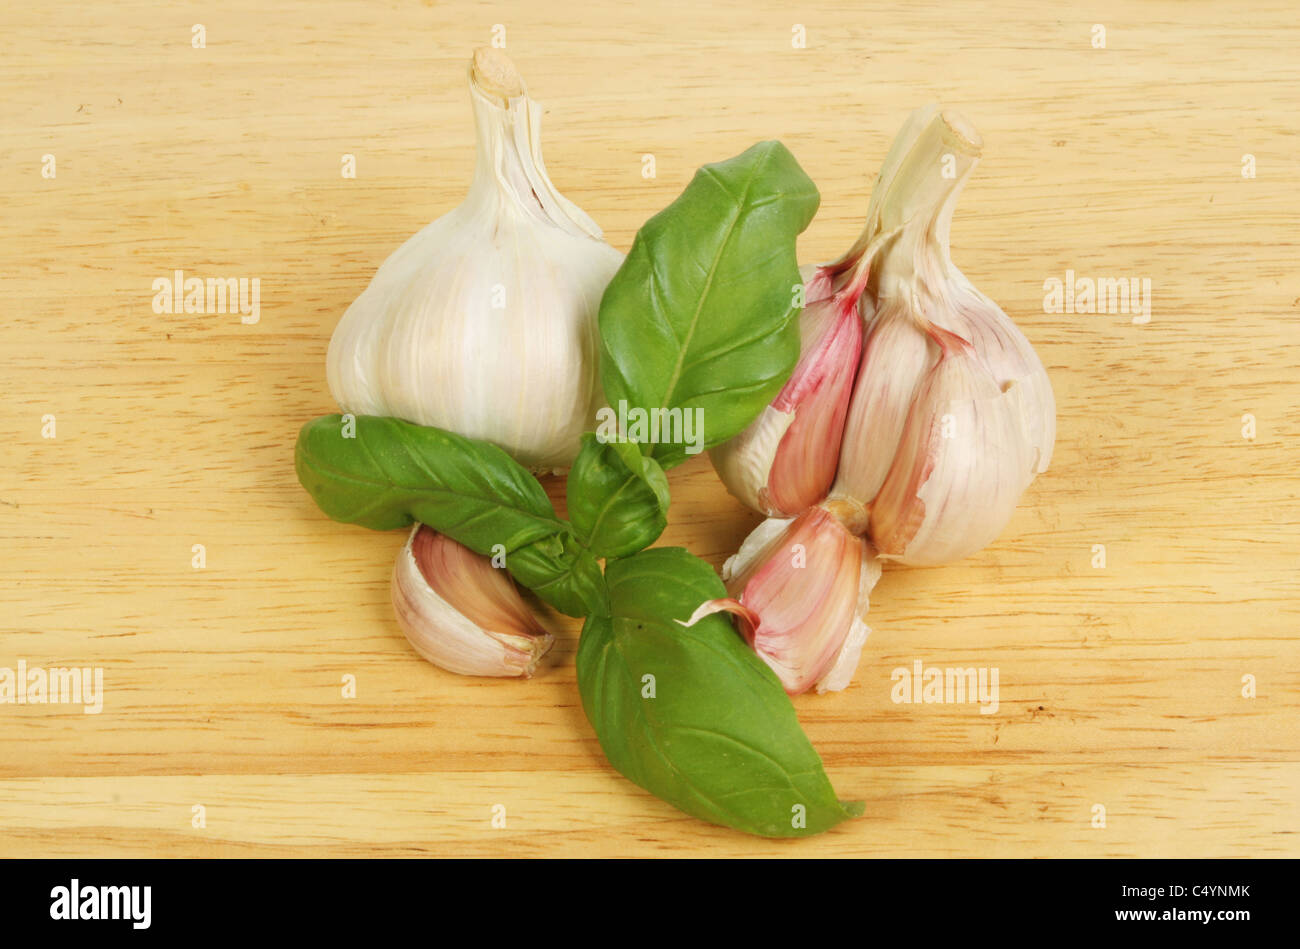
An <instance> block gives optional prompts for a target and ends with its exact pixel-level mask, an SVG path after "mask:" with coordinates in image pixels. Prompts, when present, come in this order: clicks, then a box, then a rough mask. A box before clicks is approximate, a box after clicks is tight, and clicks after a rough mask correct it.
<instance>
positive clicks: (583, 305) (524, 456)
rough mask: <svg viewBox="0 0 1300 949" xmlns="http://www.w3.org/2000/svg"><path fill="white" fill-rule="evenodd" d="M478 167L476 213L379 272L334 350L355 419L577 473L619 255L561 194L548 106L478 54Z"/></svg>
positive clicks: (470, 201) (472, 78) (470, 209)
mask: <svg viewBox="0 0 1300 949" xmlns="http://www.w3.org/2000/svg"><path fill="white" fill-rule="evenodd" d="M469 92H470V99H471V102H472V104H473V110H474V120H475V126H476V129H477V141H478V157H477V162H476V165H475V169H474V178H473V182H472V184H471V185H470V189H469V193H468V195H467V196H466V198H465V201H464V202H463V203H462V204H461V205H460V206H459V207H458V208H456V209H455V210H453V211H451V212H450V213H448V214H446V215H444V216H443V217H441V218H439V219H438V220H436V221H434V222H433V223H432V224H429V225H428V226H427V227H425V228H424V229H423V230H421V231H420V232H419V233H417V234H416V235H415V236H414V237H412V238H411V239H410V240H408V241H407V242H406V243H405V244H403V245H402V246H401V247H400V248H398V250H396V251H395V252H394V253H393V254H392V256H391V257H389V258H388V259H387V260H386V261H384V263H383V264H382V265H381V266H380V267H379V270H378V271H377V272H376V273H375V276H374V278H373V279H372V280H371V282H370V285H369V286H368V287H367V288H366V290H365V291H364V292H363V293H362V294H361V295H360V296H359V297H357V299H356V300H355V301H354V302H353V304H352V305H351V306H350V307H349V308H348V310H347V312H346V313H345V314H344V315H343V318H342V320H341V321H340V322H339V325H338V327H337V328H336V329H335V331H334V336H333V338H332V339H331V340H330V347H329V355H328V360H327V375H328V381H329V387H330V392H331V393H332V394H333V396H334V399H335V401H336V402H338V404H339V406H340V408H341V409H342V410H343V411H344V412H350V413H353V414H357V415H385V416H395V417H398V418H402V419H405V420H406V421H408V422H414V423H416V424H419V425H431V426H435V427H438V428H444V429H447V430H449V431H453V432H457V433H459V434H461V435H466V436H469V437H471V438H478V439H482V440H485V441H489V442H492V443H494V444H496V445H498V446H500V447H501V448H504V449H505V450H506V451H507V452H509V453H510V454H511V455H512V456H513V457H514V458H515V459H516V460H517V461H519V462H520V463H521V464H523V465H525V466H527V467H530V468H532V469H534V470H538V471H541V470H551V469H557V468H564V467H567V466H568V465H569V464H571V463H572V461H573V459H574V457H576V455H577V452H578V448H579V446H580V440H581V436H582V433H583V432H584V431H587V430H589V429H590V428H591V427H592V424H593V419H594V417H595V413H596V411H597V410H598V409H599V408H600V407H601V405H602V404H603V402H604V397H603V393H602V390H601V387H600V384H599V378H598V374H597V373H598V366H599V347H598V337H597V326H596V316H597V310H598V308H599V305H600V298H601V294H602V293H603V292H604V289H605V286H606V284H608V283H609V280H610V278H611V277H612V276H613V275H614V272H615V271H616V270H617V269H618V267H619V264H620V263H621V262H622V259H623V255H622V254H620V253H619V252H618V251H616V250H614V248H612V247H610V246H609V245H608V244H606V243H605V242H604V241H603V240H602V239H601V231H600V228H599V227H597V226H596V224H595V223H594V222H593V221H592V220H591V218H590V217H588V216H587V215H586V214H584V213H583V212H582V210H581V209H579V208H578V207H577V206H576V205H575V204H573V203H572V202H571V201H569V200H568V199H566V198H565V197H564V196H563V195H561V194H560V193H559V191H557V190H556V188H555V186H554V185H553V184H552V183H551V180H550V178H549V177H548V176H547V173H546V167H545V164H544V162H543V160H542V152H541V137H540V126H541V117H542V108H541V106H540V105H538V104H537V103H536V102H535V101H533V100H532V99H531V98H530V97H529V96H528V93H527V90H526V88H525V86H524V83H523V80H522V79H521V78H520V76H519V73H518V72H517V71H516V69H515V67H514V65H513V64H512V63H511V62H510V60H509V58H508V57H506V55H505V54H504V53H502V52H501V51H500V50H494V49H480V50H478V51H476V52H475V54H474V59H473V62H472V63H471V66H470V71H469Z"/></svg>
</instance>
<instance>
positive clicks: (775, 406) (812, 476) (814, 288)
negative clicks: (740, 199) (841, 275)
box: [709, 275, 862, 516]
mask: <svg viewBox="0 0 1300 949" xmlns="http://www.w3.org/2000/svg"><path fill="white" fill-rule="evenodd" d="M828 281H829V278H827V277H824V276H818V275H814V276H813V277H812V279H810V281H809V292H810V293H811V292H820V291H824V290H825V288H826V286H827V284H828ZM857 300H858V298H857V296H856V295H852V296H850V295H846V294H836V295H833V296H827V297H823V298H822V299H819V300H816V301H815V302H812V303H809V304H807V305H805V307H804V309H803V311H802V312H801V313H800V317H799V336H800V353H799V361H798V363H796V365H795V368H794V372H793V373H792V374H791V376H790V378H789V380H787V381H786V384H785V386H784V387H783V388H782V389H781V391H780V392H779V393H778V394H777V397H776V399H774V400H773V401H772V404H771V405H769V406H767V408H765V409H764V410H763V412H762V413H761V414H760V415H759V417H758V418H757V419H755V420H754V422H753V423H751V424H750V426H749V427H748V428H746V429H745V430H744V431H743V432H741V433H740V434H739V435H737V436H736V437H735V438H732V439H730V440H729V441H727V442H725V443H723V444H722V445H719V446H718V447H717V448H714V449H713V450H712V451H710V452H709V458H710V459H711V460H712V462H713V466H714V468H715V469H716V470H717V472H718V476H719V478H721V479H722V483H723V484H724V485H726V486H727V489H728V490H729V491H730V492H731V493H732V494H733V495H735V496H736V497H737V498H738V499H739V500H740V501H742V502H743V503H745V504H746V505H748V506H749V507H751V508H753V509H754V510H756V511H760V512H762V513H763V514H767V515H777V516H792V515H794V514H798V513H799V512H801V511H803V510H805V509H807V508H808V507H811V506H812V505H814V504H816V503H818V502H819V501H821V500H822V499H823V498H824V497H826V492H827V491H828V490H829V489H830V486H831V482H832V481H834V479H835V469H836V466H837V465H838V464H839V443H840V433H841V431H842V430H843V428H844V418H845V416H846V414H847V413H848V407H849V396H850V394H851V392H852V388H853V376H854V373H855V372H856V371H857V363H858V355H859V352H860V351H861V347H862V326H861V321H860V320H859V318H858V313H857Z"/></svg>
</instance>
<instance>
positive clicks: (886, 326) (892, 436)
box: [830, 306, 934, 533]
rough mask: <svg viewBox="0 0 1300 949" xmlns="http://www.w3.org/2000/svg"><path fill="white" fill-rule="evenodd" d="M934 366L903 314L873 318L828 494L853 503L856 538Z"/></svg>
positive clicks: (894, 311)
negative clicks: (919, 392) (855, 504)
mask: <svg viewBox="0 0 1300 949" xmlns="http://www.w3.org/2000/svg"><path fill="white" fill-rule="evenodd" d="M933 361H934V357H933V355H932V353H931V352H930V347H929V346H928V344H927V343H926V337H925V334H924V333H922V332H920V331H919V330H918V329H917V328H916V324H915V323H914V322H913V320H912V318H911V316H910V314H909V312H908V311H907V310H906V309H904V308H901V307H897V306H892V307H886V308H884V309H882V310H881V311H880V312H879V313H878V314H877V315H876V318H875V320H874V321H873V323H872V326H871V330H870V335H869V336H868V337H867V341H866V343H865V344H864V346H863V352H862V362H861V367H860V368H859V370H858V377H857V381H856V383H855V384H854V388H853V398H852V402H851V403H850V408H849V413H848V418H847V419H846V420H845V424H844V437H843V440H842V442H841V446H840V457H839V468H838V471H837V477H836V479H835V484H834V485H833V486H832V488H831V491H830V495H831V497H833V498H838V499H846V500H848V499H852V500H854V501H856V502H857V510H856V511H855V513H854V515H853V516H852V517H850V518H849V520H848V526H849V528H850V529H851V530H853V531H854V532H855V533H862V532H864V531H865V530H866V529H867V523H868V516H869V515H868V507H867V505H868V504H869V503H870V502H871V500H872V499H874V498H875V496H876V495H877V494H878V493H880V488H881V486H882V485H883V484H884V483H885V476H886V475H888V474H889V469H890V466H891V465H892V464H893V460H894V455H895V453H896V452H897V450H898V443H899V441H900V439H901V438H902V437H903V426H904V425H905V424H906V422H907V416H908V413H909V411H910V410H911V406H912V401H913V400H914V399H915V398H916V391H917V389H918V388H919V387H920V385H921V381H922V379H923V377H924V375H925V372H926V369H927V368H928V367H929V365H930V364H931V363H932V362H933Z"/></svg>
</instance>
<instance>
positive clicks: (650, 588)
mask: <svg viewBox="0 0 1300 949" xmlns="http://www.w3.org/2000/svg"><path fill="white" fill-rule="evenodd" d="M605 579H606V583H607V589H608V594H609V613H608V614H595V615H593V616H591V617H589V618H588V620H587V622H586V624H585V625H584V626H583V630H582V639H581V641H580V642H579V645H578V657H577V670H578V688H579V690H580V691H581V693H582V706H583V709H584V710H585V711H586V713H587V718H588V719H590V721H591V723H592V725H593V727H594V728H595V730H596V735H597V736H598V737H599V739H600V745H601V748H602V749H604V751H605V755H606V757H608V758H609V761H610V763H611V764H612V765H613V766H614V767H615V768H617V769H618V770H619V771H620V772H622V773H623V774H624V775H626V776H627V777H628V778H629V779H631V780H632V781H634V782H635V783H636V784H639V785H640V786H641V787H643V788H645V789H646V790H647V791H650V792H651V793H652V794H656V795H658V796H659V797H661V798H663V799H664V800H666V801H668V802H669V803H671V804H674V805H676V806H677V807H679V808H681V809H682V810H683V811H685V812H686V813H688V814H692V815H694V816H696V817H701V818H703V819H705V820H708V821H713V822H714V823H718V824H724V825H726V826H728V827H735V828H737V829H739V830H743V831H747V832H749V833H752V834H759V835H762V836H765V837H802V836H806V835H809V834H815V833H818V832H820V831H823V830H826V829H827V828H829V827H832V826H834V825H835V824H838V823H839V822H840V821H842V820H845V819H847V818H849V817H854V816H857V815H859V814H861V813H862V805H861V803H860V802H859V803H845V802H841V801H839V800H838V799H836V797H835V792H834V791H833V790H832V788H831V784H830V780H829V779H828V778H827V777H826V772H825V771H824V770H823V768H822V762H821V758H819V757H818V755H817V752H816V751H815V750H814V749H813V747H812V745H811V744H810V743H809V741H808V738H807V737H806V736H805V735H804V733H803V730H802V729H801V728H800V727H799V722H798V720H797V719H796V718H795V713H794V706H793V705H791V703H790V698H789V696H787V695H786V694H785V691H784V690H783V689H782V688H781V683H780V681H778V679H777V677H776V674H775V673H773V672H772V670H771V669H769V668H768V667H767V665H766V664H765V663H764V662H763V660H761V659H759V658H758V656H757V655H755V654H754V652H753V650H751V649H750V648H749V647H747V646H746V645H745V643H744V642H743V640H741V638H740V637H739V636H738V635H737V634H736V631H735V630H734V628H733V627H732V625H731V623H730V622H729V621H728V620H727V619H725V618H724V617H722V616H720V615H718V616H710V617H706V618H705V619H703V620H701V621H700V622H699V623H697V624H696V625H695V626H692V627H690V628H687V627H684V626H682V625H680V624H679V623H677V622H674V620H678V619H686V618H687V617H688V616H689V615H690V614H691V613H692V612H693V611H694V610H695V608H696V607H697V606H699V604H700V603H702V602H704V601H705V600H709V599H713V598H715V597H720V596H725V595H726V591H725V589H724V587H723V585H722V581H721V580H719V579H718V577H717V575H716V574H715V573H714V572H713V570H712V569H711V568H710V567H709V565H708V564H706V563H705V562H704V561H702V560H699V559H698V558H696V557H692V556H691V555H690V554H689V553H688V552H687V551H685V550H683V549H681V548H677V547H657V548H654V549H653V550H644V551H641V552H640V553H638V554H634V555H632V556H631V557H627V558H625V559H622V560H616V561H613V562H612V563H610V564H608V565H607V567H606V570H605ZM649 677H653V678H649ZM652 688H653V692H651V689H652ZM650 695H652V696H653V697H649V696H650ZM801 818H802V820H801Z"/></svg>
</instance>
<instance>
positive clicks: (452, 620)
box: [391, 524, 555, 678]
mask: <svg viewBox="0 0 1300 949" xmlns="http://www.w3.org/2000/svg"><path fill="white" fill-rule="evenodd" d="M391 591H392V602H393V612H394V613H395V615H396V617H397V624H398V626H400V627H401V629H402V632H403V633H405V634H406V638H407V640H408V641H409V642H410V644H411V646H412V648H414V649H415V651H416V652H417V653H419V654H420V655H421V656H422V657H423V658H425V659H427V660H428V661H429V662H431V663H433V664H434V665H435V666H438V667H440V668H443V669H446V670H447V671H449V672H455V673H457V674H458V675H474V676H497V677H522V678H529V677H531V676H532V674H533V672H534V671H535V670H536V669H537V664H538V663H539V662H540V661H541V659H542V657H543V656H545V655H546V653H547V652H549V651H550V649H551V647H552V646H553V645H554V644H555V638H554V637H553V636H552V635H551V634H550V633H548V632H547V631H546V630H545V629H544V628H543V627H542V625H541V624H540V623H539V622H538V621H537V619H536V617H535V616H533V614H532V612H531V611H530V610H529V609H528V606H527V604H525V603H524V601H523V598H522V597H520V595H519V591H518V590H517V589H516V588H515V585H514V581H513V580H511V579H510V577H509V575H508V574H507V573H506V571H505V570H504V569H498V568H496V567H494V566H492V562H491V560H489V559H488V558H487V557H484V556H481V555H479V554H476V553H474V552H473V551H472V550H469V549H468V548H466V547H464V546H462V545H460V544H458V543H456V542H455V541H453V540H452V539H451V538H449V537H447V536H445V535H443V534H439V533H437V532H436V531H434V530H432V529H431V528H429V527H427V526H425V525H423V524H417V525H416V526H415V527H414V528H413V529H412V530H411V533H410V536H409V537H408V538H407V541H406V544H405V545H403V547H402V549H401V550H400V551H399V552H398V555H397V562H396V564H395V565H394V566H393V578H392V585H391Z"/></svg>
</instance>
